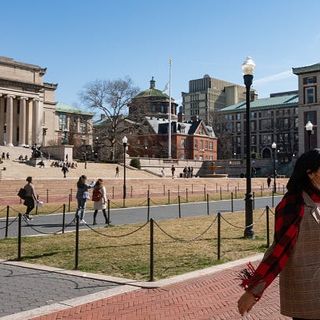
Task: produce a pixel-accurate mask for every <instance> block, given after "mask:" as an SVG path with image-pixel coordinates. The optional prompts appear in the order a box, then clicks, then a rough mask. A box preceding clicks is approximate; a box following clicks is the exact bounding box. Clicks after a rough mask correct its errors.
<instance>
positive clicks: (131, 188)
mask: <svg viewBox="0 0 320 320" xmlns="http://www.w3.org/2000/svg"><path fill="white" fill-rule="evenodd" d="M132 194H133V187H132V186H131V187H130V197H131V198H132Z"/></svg>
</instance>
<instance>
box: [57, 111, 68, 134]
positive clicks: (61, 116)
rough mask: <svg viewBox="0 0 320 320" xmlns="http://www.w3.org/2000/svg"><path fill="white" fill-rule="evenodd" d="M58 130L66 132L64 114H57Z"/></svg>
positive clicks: (65, 116)
mask: <svg viewBox="0 0 320 320" xmlns="http://www.w3.org/2000/svg"><path fill="white" fill-rule="evenodd" d="M59 130H61V131H64V130H67V115H66V114H64V113H62V114H59Z"/></svg>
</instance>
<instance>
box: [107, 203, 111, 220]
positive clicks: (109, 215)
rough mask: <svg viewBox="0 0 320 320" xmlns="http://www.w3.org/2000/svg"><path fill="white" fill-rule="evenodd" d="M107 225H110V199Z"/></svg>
mask: <svg viewBox="0 0 320 320" xmlns="http://www.w3.org/2000/svg"><path fill="white" fill-rule="evenodd" d="M107 217H108V225H109V224H110V199H108V216H107Z"/></svg>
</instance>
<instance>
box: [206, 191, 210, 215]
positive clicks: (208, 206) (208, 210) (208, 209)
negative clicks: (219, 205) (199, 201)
mask: <svg viewBox="0 0 320 320" xmlns="http://www.w3.org/2000/svg"><path fill="white" fill-rule="evenodd" d="M209 214H210V205H209V194H208V193H207V215H209Z"/></svg>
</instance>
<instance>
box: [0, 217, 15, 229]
mask: <svg viewBox="0 0 320 320" xmlns="http://www.w3.org/2000/svg"><path fill="white" fill-rule="evenodd" d="M17 220H18V217H15V218H14V219H13V220H11V221H10V222H9V223H8V228H9V227H10V226H11V225H12V224H13V223H14V222H16V221H17ZM4 222H6V221H4ZM5 228H6V226H4V227H1V228H0V230H3V229H5Z"/></svg>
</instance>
